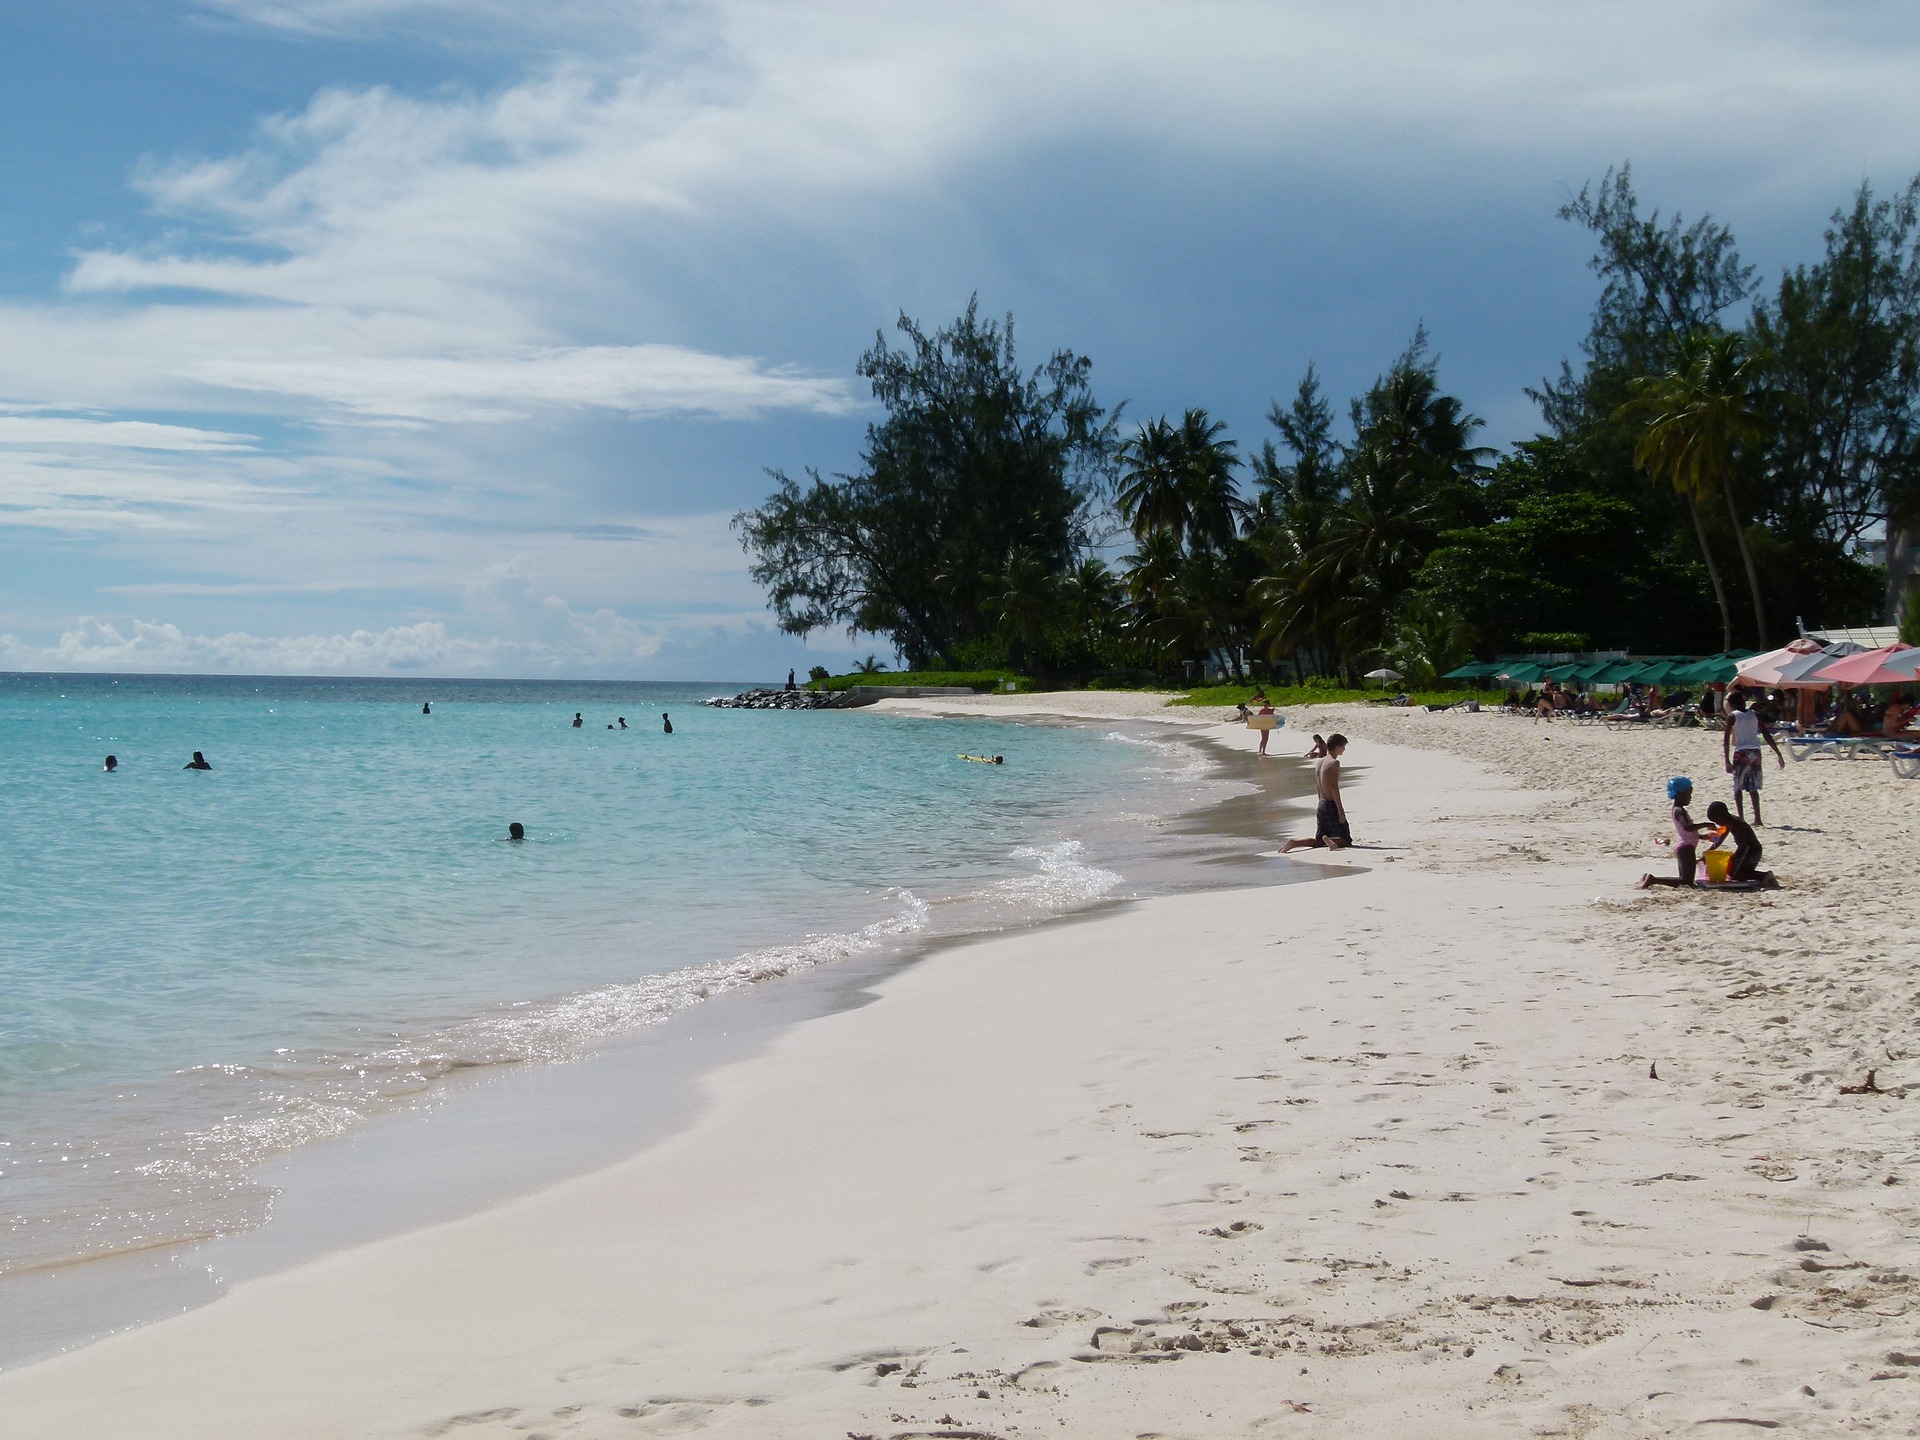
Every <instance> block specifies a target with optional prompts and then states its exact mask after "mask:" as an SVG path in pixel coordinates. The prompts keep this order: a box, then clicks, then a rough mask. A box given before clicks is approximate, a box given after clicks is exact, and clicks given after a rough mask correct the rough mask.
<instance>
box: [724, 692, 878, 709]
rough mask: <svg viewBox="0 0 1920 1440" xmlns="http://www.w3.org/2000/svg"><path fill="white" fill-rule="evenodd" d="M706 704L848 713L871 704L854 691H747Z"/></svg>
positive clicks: (739, 707) (730, 707)
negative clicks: (845, 711) (841, 711)
mask: <svg viewBox="0 0 1920 1440" xmlns="http://www.w3.org/2000/svg"><path fill="white" fill-rule="evenodd" d="M705 703H706V704H708V705H711V706H713V707H714V708H715V709H719V710H844V709H846V708H847V707H848V706H850V705H861V704H865V703H867V700H866V697H864V696H861V695H859V694H857V693H856V692H855V691H853V690H747V691H743V692H742V693H741V694H738V695H716V696H714V697H713V699H711V700H708V701H706V702H705Z"/></svg>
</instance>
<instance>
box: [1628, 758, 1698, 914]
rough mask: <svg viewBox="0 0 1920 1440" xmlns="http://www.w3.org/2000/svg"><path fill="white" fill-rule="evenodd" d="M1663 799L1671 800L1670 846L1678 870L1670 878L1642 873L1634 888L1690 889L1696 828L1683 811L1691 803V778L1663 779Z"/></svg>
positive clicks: (1695, 858)
mask: <svg viewBox="0 0 1920 1440" xmlns="http://www.w3.org/2000/svg"><path fill="white" fill-rule="evenodd" d="M1667 799H1668V800H1670V801H1672V802H1673V839H1672V840H1671V841H1669V842H1665V843H1669V844H1671V845H1672V846H1673V860H1674V867H1675V869H1676V870H1677V871H1678V872H1679V873H1678V874H1677V875H1676V876H1675V877H1673V878H1672V879H1668V878H1665V877H1663V876H1659V875H1652V874H1648V875H1642V876H1641V877H1640V883H1639V884H1638V885H1637V886H1635V887H1634V888H1635V889H1637V890H1649V889H1651V888H1652V887H1654V886H1655V885H1667V886H1673V887H1675V888H1677V889H1682V890H1691V889H1692V888H1693V879H1694V866H1695V865H1696V864H1697V863H1698V862H1699V858H1700V827H1699V826H1698V825H1696V824H1694V823H1693V816H1691V815H1689V814H1688V813H1687V806H1689V805H1691V804H1692V803H1693V781H1691V780H1689V779H1688V778H1687V777H1686V776H1684V775H1676V776H1674V777H1673V778H1672V779H1671V780H1669V781H1667Z"/></svg>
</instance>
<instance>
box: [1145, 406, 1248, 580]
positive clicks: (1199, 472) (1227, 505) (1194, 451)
mask: <svg viewBox="0 0 1920 1440" xmlns="http://www.w3.org/2000/svg"><path fill="white" fill-rule="evenodd" d="M1162 423H1164V422H1162ZM1226 432H1227V426H1226V422H1225V421H1222V420H1215V419H1213V418H1211V417H1210V416H1209V415H1208V414H1207V412H1206V411H1205V410H1189V411H1187V413H1186V414H1185V415H1183V416H1181V417H1180V429H1179V430H1178V431H1177V432H1175V436H1174V446H1175V455H1176V467H1177V469H1178V471H1179V476H1180V478H1179V482H1178V483H1179V488H1180V490H1181V494H1182V501H1183V504H1182V509H1184V511H1185V512H1186V540H1187V548H1188V549H1190V550H1193V551H1202V550H1223V549H1225V548H1226V547H1227V546H1228V545H1229V544H1231V543H1232V541H1233V539H1234V537H1235V536H1237V535H1238V534H1239V533H1240V519H1241V517H1242V516H1243V515H1244V514H1245V513H1246V508H1247V507H1246V504H1245V502H1244V501H1242V500H1241V499H1240V492H1239V491H1238V490H1237V489H1235V487H1234V483H1233V472H1234V471H1235V470H1237V469H1238V468H1239V466H1240V457H1239V455H1237V454H1236V453H1235V451H1237V450H1238V449H1239V447H1238V446H1237V445H1235V444H1234V443H1233V441H1231V440H1227V439H1224V438H1223V437H1224V436H1225V435H1226Z"/></svg>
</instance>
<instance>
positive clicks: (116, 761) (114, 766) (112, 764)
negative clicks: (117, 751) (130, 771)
mask: <svg viewBox="0 0 1920 1440" xmlns="http://www.w3.org/2000/svg"><path fill="white" fill-rule="evenodd" d="M100 768H101V769H102V770H104V771H106V772H107V774H109V775H111V774H113V772H114V771H116V770H118V769H119V768H120V757H119V756H117V755H109V756H107V763H106V764H104V765H102V766H101V767H100Z"/></svg>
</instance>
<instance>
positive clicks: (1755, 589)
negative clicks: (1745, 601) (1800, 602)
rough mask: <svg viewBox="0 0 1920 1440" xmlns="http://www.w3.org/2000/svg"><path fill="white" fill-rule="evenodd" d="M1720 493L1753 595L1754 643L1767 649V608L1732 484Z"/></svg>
mask: <svg viewBox="0 0 1920 1440" xmlns="http://www.w3.org/2000/svg"><path fill="white" fill-rule="evenodd" d="M1720 493H1721V494H1722V495H1724V496H1726V498H1727V519H1728V521H1729V522H1731V524H1732V525H1733V539H1734V543H1735V544H1737V545H1738V546H1739V547H1740V563H1741V564H1742V565H1744V566H1746V567H1747V589H1748V590H1749V591H1751V592H1752V594H1753V633H1754V636H1755V643H1757V644H1758V645H1759V647H1760V648H1761V649H1762V650H1764V649H1766V648H1767V608H1766V606H1765V605H1763V604H1761V603H1760V572H1759V571H1757V570H1755V569H1754V568H1753V551H1751V550H1749V549H1748V548H1747V532H1746V528H1745V527H1744V526H1743V525H1741V523H1740V512H1739V511H1738V510H1737V509H1735V508H1734V504H1733V486H1732V484H1731V483H1729V482H1724V481H1723V482H1722V483H1721V486H1720Z"/></svg>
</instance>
